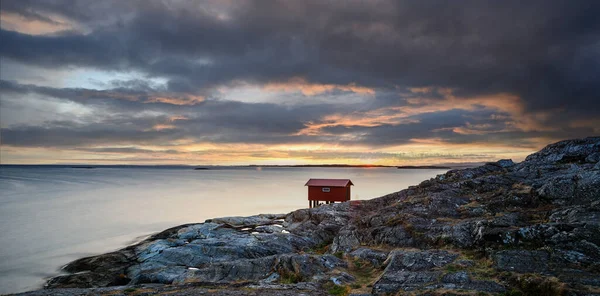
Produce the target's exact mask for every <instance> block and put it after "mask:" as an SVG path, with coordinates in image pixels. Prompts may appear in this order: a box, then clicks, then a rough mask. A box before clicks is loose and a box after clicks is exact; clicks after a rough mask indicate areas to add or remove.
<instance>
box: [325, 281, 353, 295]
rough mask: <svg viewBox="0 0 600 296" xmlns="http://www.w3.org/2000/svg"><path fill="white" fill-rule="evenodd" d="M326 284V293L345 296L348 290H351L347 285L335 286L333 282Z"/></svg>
mask: <svg viewBox="0 0 600 296" xmlns="http://www.w3.org/2000/svg"><path fill="white" fill-rule="evenodd" d="M326 286H327V287H325V288H326V289H327V293H329V295H334V296H347V295H348V294H350V290H352V289H350V287H349V286H337V285H334V284H333V283H328V284H327V285H326Z"/></svg>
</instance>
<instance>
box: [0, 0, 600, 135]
mask: <svg viewBox="0 0 600 296" xmlns="http://www.w3.org/2000/svg"><path fill="white" fill-rule="evenodd" d="M230 4H231V3H230ZM1 9H2V11H3V12H7V13H15V14H19V15H21V16H23V17H25V18H28V19H36V20H40V21H44V22H52V21H53V20H52V19H51V18H50V17H51V16H56V15H58V16H62V17H64V18H66V19H70V20H73V21H74V22H76V23H78V24H79V26H81V28H74V30H73V31H67V32H61V33H57V34H52V35H47V36H34V35H27V34H23V33H18V32H13V31H7V30H4V29H2V30H0V40H2V42H0V56H1V57H4V58H9V59H12V60H16V61H19V62H21V63H25V64H31V65H35V66H41V67H46V68H51V69H52V68H63V67H69V66H71V67H92V68H98V69H104V70H117V71H119V70H123V71H124V70H127V71H130V70H135V71H139V72H141V73H144V74H145V75H148V77H160V78H165V79H167V81H168V83H167V84H166V88H165V89H161V90H157V89H155V88H152V87H149V86H148V85H144V84H143V83H139V82H137V83H136V82H135V81H133V82H131V83H122V84H121V85H116V88H115V89H113V90H108V91H93V90H85V89H61V88H49V87H46V88H42V87H37V86H31V85H19V84H18V83H12V82H6V81H4V82H1V83H0V87H2V92H3V93H6V94H8V93H17V94H21V95H22V94H24V93H38V94H42V95H45V96H51V97H57V98H60V99H66V100H72V101H74V102H77V103H80V104H85V105H89V106H93V107H98V108H99V107H103V108H109V109H110V110H112V111H114V112H120V113H122V116H125V118H126V115H125V114H126V113H127V112H141V111H155V112H159V113H162V115H161V116H164V117H165V118H166V117H168V116H169V115H178V114H185V115H188V116H189V117H190V119H189V120H185V121H178V122H177V123H176V124H174V125H175V126H176V128H175V129H172V130H160V131H157V130H154V131H145V132H141V133H139V131H140V130H144V129H148V128H150V127H151V125H152V124H157V123H160V119H161V118H158V119H157V118H145V119H144V121H140V122H135V123H132V124H131V127H132V130H131V131H129V130H127V129H126V128H125V129H123V128H122V127H121V129H122V130H118V129H117V128H115V129H112V127H110V128H108V127H107V128H106V129H103V128H105V126H104V125H105V124H107V123H106V122H103V121H100V122H90V123H88V126H85V127H81V126H77V125H74V124H73V126H70V127H62V128H43V127H38V126H18V127H8V128H5V129H3V134H2V137H3V139H2V140H3V144H7V145H40V143H44V145H61V143H63V144H64V143H68V144H69V145H75V144H76V143H74V142H78V141H79V142H85V143H95V141H96V139H101V138H102V137H104V138H105V140H106V141H121V140H127V139H129V140H130V142H131V141H134V140H135V141H138V142H141V141H146V140H148V141H150V140H151V139H154V140H155V141H158V140H168V139H176V138H185V137H193V138H196V139H197V140H199V141H215V142H253V143H299V142H302V141H318V140H320V138H318V137H315V136H292V134H294V133H295V132H298V131H299V130H301V129H302V128H303V127H304V125H305V124H306V123H307V122H318V121H319V120H320V118H321V117H322V116H325V115H327V114H331V113H335V112H337V113H348V112H351V111H352V110H353V108H362V109H368V108H375V107H377V108H379V107H387V106H399V105H403V104H405V101H404V99H405V98H406V97H401V96H396V95H390V93H394V91H396V90H397V89H398V88H400V89H402V88H405V87H423V86H434V87H445V88H453V89H455V90H456V94H457V95H463V96H476V95H487V94H496V93H510V94H515V95H518V96H519V97H520V98H521V100H522V102H523V104H524V106H525V107H526V113H525V114H524V116H527V114H529V112H540V111H555V110H561V114H562V117H561V118H549V119H540V121H542V123H543V124H546V125H548V126H549V127H552V128H553V129H554V132H541V131H534V132H519V131H510V132H505V133H494V131H500V130H502V127H503V126H502V125H503V124H505V123H504V122H498V121H497V120H491V119H489V118H488V119H479V120H473V119H468V118H466V117H465V116H467V115H481V114H483V113H486V112H489V110H484V111H471V112H467V111H453V112H439V113H434V114H431V115H427V116H425V115H423V116H420V117H419V116H418V117H416V118H415V119H417V120H419V123H411V124H403V125H382V126H379V127H360V126H346V127H340V126H337V127H331V128H327V129H324V131H326V132H329V133H333V134H337V135H345V134H356V135H360V136H357V137H356V139H355V140H353V141H356V142H362V143H369V144H373V145H378V144H379V145H392V144H400V143H405V142H406V141H408V140H410V139H411V138H413V137H438V138H442V139H444V140H446V141H449V142H456V143H462V142H469V141H482V142H485V140H486V137H487V139H488V140H493V141H510V140H515V141H516V143H517V142H519V141H520V140H526V139H527V138H528V137H533V136H536V137H537V136H540V137H553V138H560V137H573V136H580V135H582V136H586V135H590V134H589V133H593V132H594V130H593V129H591V128H589V127H587V128H586V127H579V128H571V127H568V124H569V123H570V122H572V121H574V120H584V121H585V120H594V119H596V120H597V119H598V118H599V117H600V111H599V110H600V83H598V81H600V21H599V20H598V18H597V15H598V14H600V2H598V1H593V0H590V1H586V0H584V1H554V0H552V1H527V2H523V1H458V2H457V1H452V2H448V1H376V2H362V1H297V2H292V1H245V2H243V3H239V2H237V3H233V4H231V5H228V3H227V2H224V1H204V2H199V1H42V0H39V1H3V2H2V7H1ZM78 29H81V30H79V31H78ZM83 29H85V30H88V32H86V33H85V34H84V33H81V32H82V31H83ZM293 77H304V78H306V79H307V80H308V81H309V82H312V83H335V84H349V83H356V84H357V85H361V86H367V87H372V88H375V89H377V91H378V95H377V96H376V98H375V99H374V100H373V102H371V103H370V104H366V105H360V106H358V105H350V106H337V105H335V104H322V105H310V106H304V107H298V106H295V107H284V106H279V105H277V104H245V103H238V102H220V101H217V100H211V96H213V95H214V89H215V88H216V87H218V86H223V85H225V86H227V85H231V84H235V83H236V82H237V81H245V82H248V83H256V84H261V83H267V82H273V81H287V80H288V79H290V78H293ZM158 91H168V92H173V93H180V94H197V95H204V96H207V97H208V98H209V99H208V100H207V101H206V102H203V103H200V104H197V105H194V106H175V105H170V104H164V103H153V104H144V103H143V100H144V98H146V97H148V96H151V95H153V94H154V93H156V92H158ZM111 92H112V94H111ZM111 95H113V97H110V96H111ZM114 96H122V98H117V97H114ZM126 96H135V97H137V98H139V101H129V100H126V99H123V98H125V97H126ZM485 115H490V114H485ZM482 118H484V117H482ZM163 119H164V118H163ZM466 122H470V123H480V124H488V125H492V126H495V128H494V129H492V130H490V133H489V134H488V135H486V134H483V135H459V134H456V133H453V132H452V131H451V130H448V129H446V130H444V128H451V127H456V126H462V125H464V124H465V123H466ZM125 126H126V125H125ZM134 127H135V128H134ZM135 131H138V133H139V135H133V134H135ZM130 132H131V133H132V135H130V134H129V133H130ZM52 133H56V134H52ZM49 134H52V135H53V136H52V137H50V136H48V135H49ZM43 135H46V136H43ZM70 137H73V139H71V138H70ZM165 137H166V138H165ZM36 138H37V139H38V141H37V142H38V143H37V144H36V143H33V141H34V139H36ZM57 139H60V140H57ZM98 141H100V140H98ZM339 141H340V142H341V143H343V141H347V140H343V139H342V138H340V139H339ZM56 142H61V143H56Z"/></svg>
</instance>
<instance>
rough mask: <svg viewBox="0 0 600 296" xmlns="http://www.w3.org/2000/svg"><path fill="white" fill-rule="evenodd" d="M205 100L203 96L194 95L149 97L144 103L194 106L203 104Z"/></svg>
mask: <svg viewBox="0 0 600 296" xmlns="http://www.w3.org/2000/svg"><path fill="white" fill-rule="evenodd" d="M205 100H206V99H205V98H204V97H203V96H195V95H179V96H175V95H173V96H154V97H150V98H149V99H148V100H146V101H145V102H144V103H165V104H172V105H196V104H199V103H202V102H204V101H205Z"/></svg>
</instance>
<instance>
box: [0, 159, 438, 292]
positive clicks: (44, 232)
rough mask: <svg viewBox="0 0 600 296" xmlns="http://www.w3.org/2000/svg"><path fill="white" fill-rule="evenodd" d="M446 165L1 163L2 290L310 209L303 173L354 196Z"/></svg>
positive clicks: (386, 189) (395, 187)
mask: <svg viewBox="0 0 600 296" xmlns="http://www.w3.org/2000/svg"><path fill="white" fill-rule="evenodd" d="M441 173H444V170H399V169H396V168H262V169H259V168H247V167H245V168H215V169H210V170H193V169H192V168H190V167H97V168H94V169H82V168H71V167H61V166H0V294H5V293H15V292H22V291H27V290H33V289H38V288H40V287H42V285H43V283H44V280H45V279H46V278H48V277H51V276H54V275H57V274H58V273H59V268H60V267H61V266H63V265H65V264H66V263H68V262H70V261H72V260H75V259H78V258H80V257H83V256H89V255H94V254H100V253H105V252H109V251H113V250H116V249H119V248H122V247H124V246H126V245H128V244H131V243H133V242H135V241H137V240H139V239H141V238H143V237H145V236H147V235H149V234H152V233H155V232H158V231H161V230H164V229H166V228H169V227H172V226H176V225H179V224H184V223H192V222H203V221H204V220H206V219H208V218H214V217H223V216H249V215H255V214H259V213H287V212H290V211H293V210H296V209H299V208H306V207H308V201H307V189H306V187H304V186H303V185H304V183H305V182H306V181H307V180H308V179H309V178H348V179H351V180H352V182H353V183H354V184H355V186H354V187H353V188H352V199H371V198H375V197H379V196H382V195H385V194H388V193H391V192H395V191H399V190H402V189H404V188H406V187H408V186H410V185H416V184H418V183H420V182H421V181H423V180H425V179H428V178H431V177H433V176H435V175H436V174H441Z"/></svg>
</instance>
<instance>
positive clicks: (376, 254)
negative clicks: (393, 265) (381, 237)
mask: <svg viewBox="0 0 600 296" xmlns="http://www.w3.org/2000/svg"><path fill="white" fill-rule="evenodd" d="M348 256H350V257H353V258H358V259H361V260H364V261H368V262H370V263H371V264H372V265H373V266H375V267H380V266H382V265H383V262H384V261H385V260H386V259H387V257H388V253H387V252H382V251H377V250H373V249H369V248H359V249H357V250H355V251H353V252H351V253H349V254H348Z"/></svg>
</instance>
